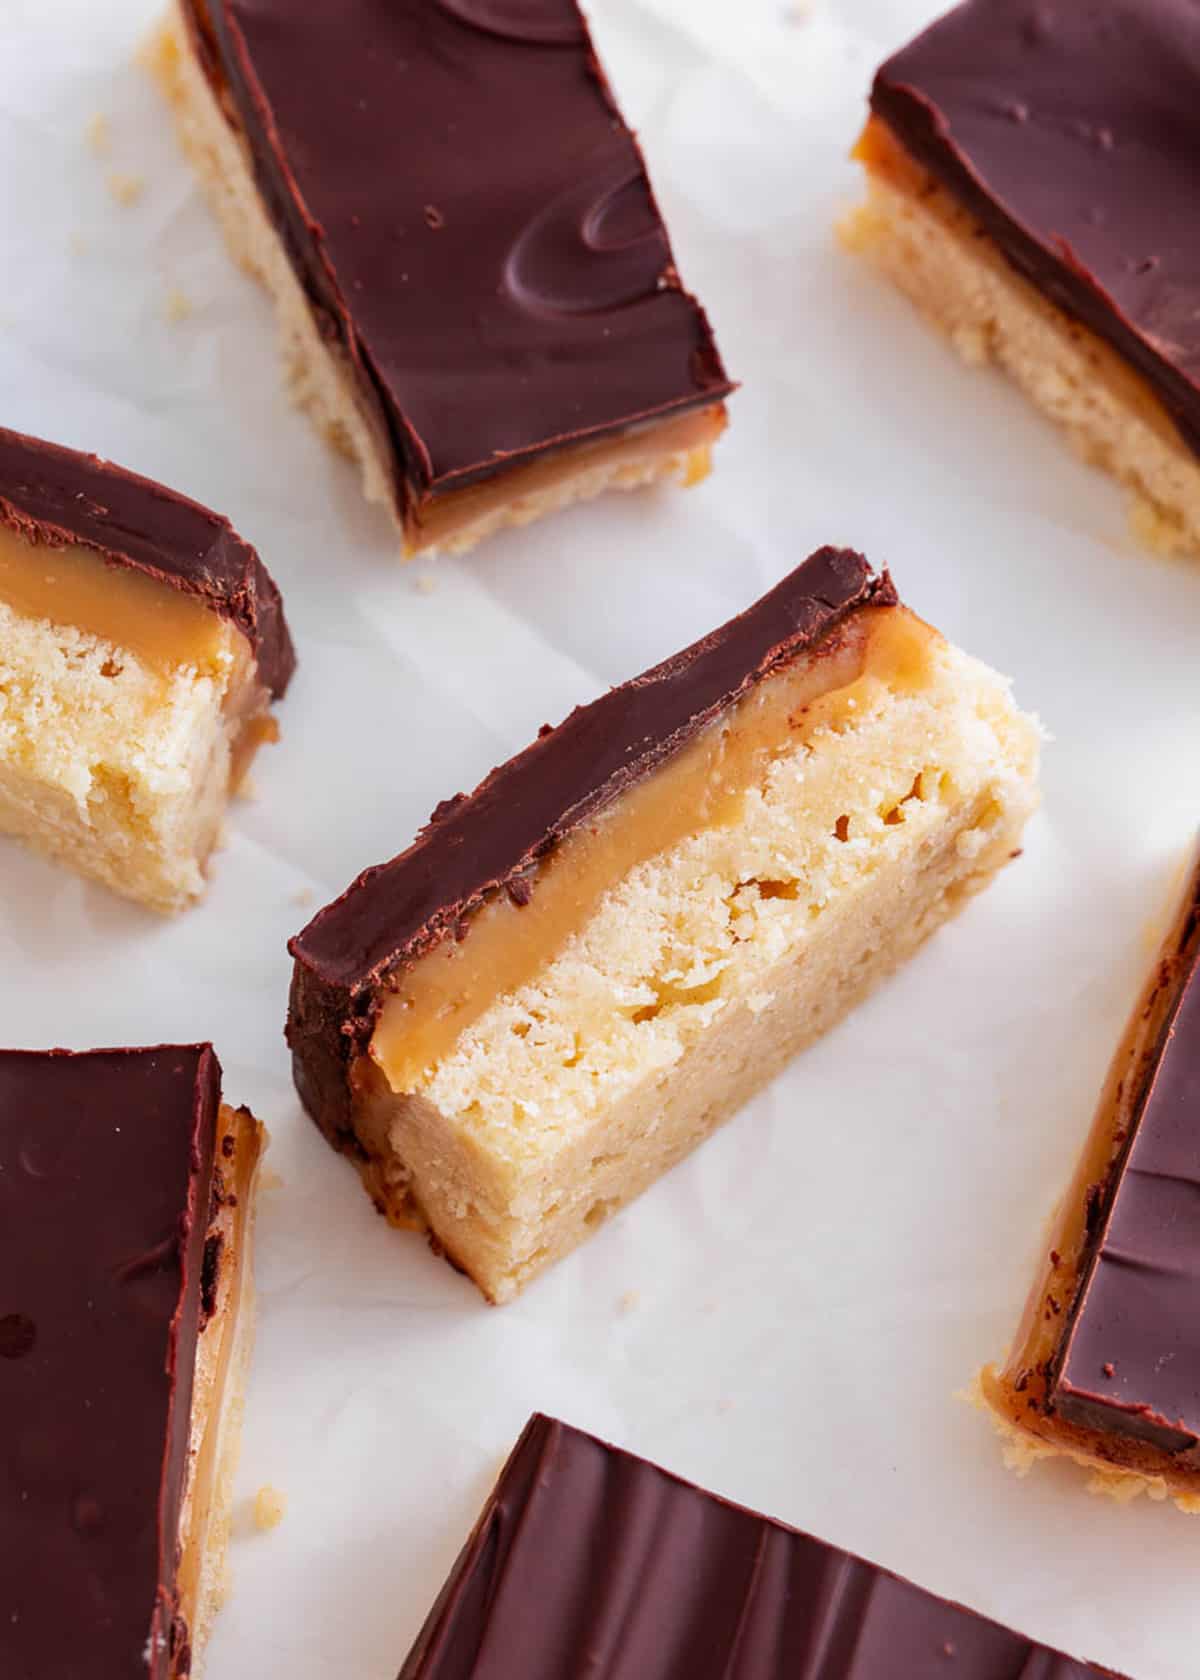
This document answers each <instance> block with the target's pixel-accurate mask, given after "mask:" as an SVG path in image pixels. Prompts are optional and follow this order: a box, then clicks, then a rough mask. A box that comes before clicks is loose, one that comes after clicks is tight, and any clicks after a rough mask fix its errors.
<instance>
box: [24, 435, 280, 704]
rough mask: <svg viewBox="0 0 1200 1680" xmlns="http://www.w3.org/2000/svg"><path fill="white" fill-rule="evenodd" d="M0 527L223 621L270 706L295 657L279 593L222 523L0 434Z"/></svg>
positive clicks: (126, 475) (147, 488) (96, 466)
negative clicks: (160, 589) (185, 599)
mask: <svg viewBox="0 0 1200 1680" xmlns="http://www.w3.org/2000/svg"><path fill="white" fill-rule="evenodd" d="M0 524H4V525H7V526H9V527H10V528H11V529H12V530H14V531H17V532H19V533H20V535H22V536H24V537H26V538H28V539H29V540H30V541H31V542H36V543H46V544H48V545H50V546H51V547H62V546H63V545H64V544H70V543H80V544H82V545H83V546H84V547H86V548H92V549H95V550H96V552H97V553H98V554H101V555H103V557H104V559H105V560H106V561H108V562H109V563H110V564H112V565H114V566H126V567H129V568H131V569H133V570H134V571H138V572H144V573H146V574H147V575H148V576H150V577H153V578H157V579H158V580H159V581H161V582H162V583H165V584H169V585H170V586H171V587H172V588H174V589H179V590H182V591H184V592H185V593H186V594H188V595H194V596H196V597H197V598H198V599H199V600H201V601H203V602H204V604H205V606H207V607H211V609H212V610H213V612H216V613H219V614H220V615H221V616H222V617H223V618H228V619H231V620H232V622H233V623H234V624H236V625H237V627H238V629H239V630H240V631H241V632H242V634H243V635H244V636H245V637H246V639H247V640H248V641H249V643H250V645H251V647H252V648H253V650H254V654H255V658H256V660H257V664H258V676H259V681H260V682H261V683H262V685H263V687H264V688H265V689H267V690H268V692H269V693H271V694H272V695H274V696H275V697H276V698H277V699H278V698H279V696H280V695H282V694H283V692H284V690H285V689H286V688H287V685H288V683H289V681H290V680H291V675H292V672H293V670H294V669H295V666H296V655H295V652H294V651H293V648H292V640H291V637H290V635H289V634H288V627H287V624H286V622H285V620H284V616H283V603H282V601H281V599H280V595H279V590H278V589H277V588H276V587H275V583H274V581H273V580H272V578H271V577H270V575H269V573H268V572H267V569H266V567H265V566H264V565H263V563H262V561H261V560H260V559H259V558H258V555H257V554H256V553H255V551H254V550H253V549H252V548H251V547H250V544H249V543H247V542H243V540H242V539H241V537H239V536H238V534H237V532H236V531H235V530H234V529H233V527H232V525H231V524H230V523H229V521H228V520H227V519H223V518H222V517H221V516H220V515H219V514H216V513H213V512H211V511H210V509H208V508H206V507H201V505H200V503H199V502H193V501H189V500H188V498H187V497H186V496H180V495H177V494H176V492H175V491H174V490H168V489H167V488H166V487H165V486H164V485H162V484H156V483H155V482H154V480H153V479H149V478H140V477H138V475H137V474H136V473H131V472H126V471H125V469H124V468H123V467H117V466H114V465H113V464H112V462H111V461H102V460H101V459H100V457H99V456H98V455H84V454H81V453H80V452H79V451H77V450H74V449H62V448H60V447H59V446H58V445H57V444H53V443H43V442H42V441H41V440H40V439H39V438H32V437H26V436H24V435H23V434H22V433H20V432H11V431H7V430H5V429H4V428H2V427H0Z"/></svg>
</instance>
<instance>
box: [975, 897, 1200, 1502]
mask: <svg viewBox="0 0 1200 1680" xmlns="http://www.w3.org/2000/svg"><path fill="white" fill-rule="evenodd" d="M1188 908H1189V910H1190V902H1189V906H1188ZM1186 914H1187V912H1186V911H1185V914H1184V915H1183V916H1181V917H1179V918H1178V920H1177V921H1176V922H1175V924H1174V926H1173V928H1172V930H1171V933H1170V935H1169V936H1168V939H1167V940H1166V941H1165V942H1164V950H1169V949H1173V948H1174V947H1175V946H1176V945H1177V944H1178V941H1179V938H1180V936H1181V934H1182V932H1183V927H1184V921H1185V918H1186ZM1174 1004H1175V995H1174V992H1173V990H1172V988H1171V987H1170V986H1169V985H1164V984H1163V983H1162V974H1161V970H1160V965H1159V964H1158V963H1156V964H1155V966H1154V972H1153V974H1152V975H1151V978H1150V980H1149V981H1148V982H1147V984H1146V986H1145V988H1144V989H1143V992H1142V994H1141V996H1140V998H1139V1000H1138V1004H1137V1007H1136V1009H1135V1010H1134V1013H1133V1015H1132V1017H1131V1019H1130V1022H1129V1025H1128V1027H1127V1028H1126V1030H1125V1035H1124V1037H1123V1039H1122V1041H1121V1043H1120V1045H1119V1046H1118V1049H1117V1054H1116V1055H1115V1057H1114V1058H1113V1062H1112V1066H1111V1067H1110V1069H1109V1072H1108V1077H1107V1079H1106V1081H1105V1085H1104V1089H1103V1091H1102V1093H1101V1096H1100V1102H1099V1106H1098V1108H1097V1110H1096V1119H1095V1122H1094V1123H1093V1126H1092V1130H1091V1133H1090V1134H1089V1137H1088V1141H1087V1144H1086V1146H1085V1148H1084V1150H1083V1153H1082V1155H1081V1157H1080V1160H1079V1164H1078V1166H1077V1167H1076V1169H1075V1173H1074V1176H1073V1178H1072V1179H1071V1183H1070V1185H1069V1187H1068V1189H1067V1192H1066V1195H1065V1196H1064V1198H1063V1200H1062V1202H1061V1203H1060V1205H1059V1208H1058V1212H1057V1213H1056V1215H1055V1219H1054V1223H1053V1227H1052V1230H1051V1234H1050V1240H1049V1243H1048V1245H1047V1252H1046V1256H1045V1258H1044V1260H1043V1261H1042V1264H1041V1267H1040V1269H1039V1271H1038V1275H1037V1278H1036V1279H1035V1281H1034V1285H1033V1288H1032V1290H1031V1291H1030V1294H1029V1298H1028V1300H1027V1302H1026V1305H1025V1311H1024V1314H1023V1316H1022V1318H1021V1322H1020V1324H1019V1326H1018V1328H1017V1334H1016V1337H1015V1338H1014V1341H1013V1345H1012V1349H1011V1351H1010V1353H1009V1356H1008V1359H1007V1361H1006V1362H1005V1365H1004V1368H1003V1370H1001V1371H999V1372H998V1371H996V1369H995V1368H994V1367H989V1368H988V1369H987V1370H986V1371H984V1373H983V1376H982V1384H983V1392H984V1396H985V1398H986V1400H987V1402H988V1404H989V1405H990V1406H991V1407H992V1409H993V1410H994V1411H995V1412H996V1413H997V1414H998V1415H999V1416H1000V1417H1001V1418H1002V1419H1003V1420H1004V1422H1005V1423H1007V1424H1009V1425H1010V1426H1011V1427H1012V1428H1013V1429H1015V1430H1017V1431H1019V1432H1020V1433H1021V1434H1022V1435H1027V1436H1030V1437H1032V1439H1033V1440H1034V1441H1035V1442H1039V1443H1042V1444H1044V1445H1045V1446H1047V1447H1050V1448H1052V1449H1054V1450H1055V1451H1058V1452H1063V1453H1067V1454H1069V1455H1070V1456H1071V1457H1073V1458H1075V1459H1077V1460H1078V1461H1080V1462H1081V1463H1084V1464H1086V1465H1088V1466H1090V1467H1092V1468H1095V1469H1098V1470H1100V1471H1101V1472H1110V1473H1111V1472H1114V1471H1116V1472H1131V1473H1133V1474H1135V1475H1140V1476H1148V1477H1161V1478H1162V1479H1163V1481H1164V1482H1165V1483H1166V1485H1167V1487H1168V1489H1169V1490H1170V1491H1171V1492H1172V1493H1173V1494H1175V1495H1182V1496H1192V1497H1195V1496H1196V1495H1197V1494H1198V1493H1200V1469H1196V1468H1193V1469H1190V1470H1189V1469H1188V1468H1187V1467H1186V1466H1185V1465H1181V1464H1180V1462H1179V1460H1178V1459H1177V1458H1174V1457H1172V1455H1171V1454H1170V1453H1168V1452H1165V1451H1163V1450H1162V1449H1161V1448H1159V1447H1156V1446H1154V1445H1153V1444H1152V1443H1150V1442H1147V1441H1140V1440H1136V1439H1135V1438H1134V1437H1133V1436H1132V1435H1119V1436H1118V1435H1115V1434H1108V1433H1105V1432H1103V1431H1101V1430H1097V1429H1088V1428H1085V1427H1083V1426H1082V1425H1079V1424H1075V1423H1070V1422H1068V1421H1067V1420H1066V1419H1065V1418H1062V1417H1060V1416H1058V1415H1057V1414H1056V1413H1053V1412H1051V1411H1049V1410H1048V1409H1047V1393H1048V1375H1049V1371H1050V1368H1051V1366H1052V1363H1053V1361H1054V1359H1055V1356H1056V1355H1057V1354H1058V1351H1059V1348H1060V1346H1061V1345H1062V1342H1063V1338H1064V1336H1065V1335H1066V1333H1067V1329H1068V1326H1069V1322H1070V1313H1071V1307H1072V1305H1073V1303H1074V1300H1075V1296H1076V1294H1077V1292H1078V1289H1079V1287H1080V1284H1081V1282H1082V1277H1083V1271H1084V1267H1085V1265H1086V1262H1087V1258H1088V1250H1089V1242H1088V1237H1089V1232H1088V1215H1089V1210H1090V1208H1091V1206H1092V1204H1093V1202H1094V1201H1095V1199H1096V1197H1097V1196H1098V1194H1099V1193H1100V1190H1101V1189H1102V1187H1103V1186H1104V1185H1105V1183H1106V1182H1107V1180H1108V1177H1109V1174H1110V1172H1111V1171H1112V1169H1113V1168H1114V1166H1115V1165H1116V1163H1117V1160H1118V1157H1119V1156H1120V1154H1121V1151H1122V1149H1123V1148H1124V1146H1125V1143H1126V1141H1127V1140H1128V1138H1129V1135H1130V1132H1131V1131H1132V1129H1133V1127H1134V1125H1135V1124H1136V1121H1137V1117H1138V1113H1139V1111H1140V1108H1141V1105H1142V1101H1143V1098H1144V1096H1145V1092H1146V1087H1147V1083H1148V1081H1149V1080H1150V1079H1151V1078H1152V1077H1153V1075H1154V1070H1155V1067H1156V1065H1157V1060H1158V1051H1159V1047H1160V1044H1161V1041H1162V1036H1163V1032H1164V1029H1165V1026H1166V1022H1167V1019H1168V1017H1169V1016H1170V1014H1171V1011H1172V1009H1173V1008H1174Z"/></svg>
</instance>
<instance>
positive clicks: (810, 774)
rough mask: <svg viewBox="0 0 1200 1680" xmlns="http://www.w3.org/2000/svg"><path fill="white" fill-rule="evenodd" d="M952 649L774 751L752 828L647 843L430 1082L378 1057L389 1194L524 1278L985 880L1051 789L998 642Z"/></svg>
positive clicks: (481, 1276)
mask: <svg viewBox="0 0 1200 1680" xmlns="http://www.w3.org/2000/svg"><path fill="white" fill-rule="evenodd" d="M934 664H935V674H934V677H933V679H932V682H931V684H930V686H929V687H928V688H927V689H925V690H922V691H921V692H919V693H916V694H906V695H895V694H891V695H888V696H886V697H880V698H879V699H878V701H877V703H873V704H871V705H865V706H863V707H862V708H861V709H860V710H859V711H858V712H856V713H855V714H853V717H852V719H851V720H849V721H848V722H847V723H846V725H845V726H844V727H842V728H839V729H826V730H824V731H819V732H818V733H817V734H815V735H814V736H813V737H812V738H811V739H810V740H809V741H808V742H806V744H805V745H804V746H803V747H802V748H801V749H800V750H799V751H795V752H792V753H790V754H788V755H785V756H784V757H782V758H780V759H777V760H776V761H774V763H773V764H772V766H771V769H770V772H769V778H768V782H767V785H766V787H765V788H764V789H763V790H762V791H761V793H758V794H755V795H753V796H752V798H751V800H750V803H749V805H748V807H747V813H746V816H745V819H744V820H743V822H742V823H741V825H740V826H739V827H738V828H737V829H735V830H732V831H730V830H720V831H717V830H710V831H706V832H704V833H700V834H697V835H695V836H694V837H692V838H691V839H689V840H687V841H686V842H685V843H684V844H683V845H681V846H678V847H675V848H673V849H672V850H671V851H668V852H666V853H664V854H661V855H660V856H658V857H657V858H654V859H652V860H650V861H649V862H648V863H645V864H642V865H639V866H638V867H637V868H636V869H635V870H633V871H632V873H631V874H630V875H629V876H627V877H626V878H625V879H624V880H623V881H622V882H621V883H620V884H619V885H618V886H617V887H616V888H615V889H613V890H612V891H610V892H608V893H607V894H606V895H605V896H604V898H603V899H602V900H601V901H600V903H599V905H598V906H597V909H596V911H595V912H594V914H593V917H592V919H591V921H590V922H589V923H588V924H587V926H586V927H585V928H584V930H583V931H582V933H581V934H579V935H578V936H576V937H575V938H573V939H572V941H571V942H570V944H569V945H568V947H567V948H566V949H565V951H564V952H563V953H562V954H561V955H560V956H558V957H557V958H556V959H555V960H554V961H553V962H551V963H550V964H549V965H548V967H547V968H545V969H544V970H543V971H542V972H541V973H540V974H539V975H538V976H537V978H536V979H535V980H534V981H533V982H532V983H531V984H529V985H527V986H524V987H522V988H521V989H520V990H519V991H517V992H516V993H514V994H513V995H512V996H509V997H501V998H498V999H497V1000H496V1001H495V1002H494V1003H492V1004H491V1005H490V1007H489V1008H488V1010H487V1012H486V1013H485V1014H484V1015H483V1016H482V1017H481V1018H480V1019H479V1020H478V1021H477V1022H476V1023H475V1025H474V1026H472V1027H471V1028H470V1029H469V1030H468V1031H466V1032H464V1033H463V1035H462V1037H461V1038H460V1039H459V1040H458V1042H457V1043H456V1045H455V1047H454V1049H453V1052H452V1053H451V1054H450V1055H449V1056H448V1057H447V1058H446V1059H445V1060H444V1061H443V1062H442V1063H440V1064H439V1065H438V1066H437V1067H436V1068H434V1069H431V1070H429V1072H428V1074H427V1076H426V1077H425V1078H424V1079H423V1080H422V1081H421V1088H420V1089H418V1090H415V1091H414V1092H412V1093H411V1094H407V1095H394V1094H393V1093H392V1092H391V1090H390V1089H389V1088H388V1087H387V1085H386V1083H385V1082H384V1080H383V1076H382V1074H381V1073H380V1072H379V1071H378V1069H377V1068H376V1067H375V1066H374V1064H373V1063H371V1062H370V1061H369V1059H368V1058H365V1057H364V1058H362V1059H361V1060H360V1062H359V1064H358V1065H357V1067H356V1069H355V1073H354V1082H355V1084H356V1087H357V1089H356V1098H357V1100H356V1108H355V1117H354V1119H355V1130H356V1133H357V1138H358V1143H359V1145H360V1148H361V1152H362V1153H361V1157H360V1160H359V1165H360V1170H361V1171H362V1174H363V1178H364V1182H365V1183H366V1186H367V1189H368V1191H369V1192H370V1194H371V1195H372V1197H373V1199H374V1200H375V1202H376V1205H377V1206H378V1207H379V1208H380V1209H381V1211H383V1212H384V1213H386V1214H387V1216H388V1217H389V1218H390V1219H391V1220H392V1221H393V1222H395V1223H397V1224H401V1225H404V1224H408V1225H413V1224H415V1225H417V1226H418V1227H424V1228H426V1229H427V1230H428V1231H429V1233H430V1234H431V1237H432V1239H433V1240H434V1242H435V1243H436V1245H437V1246H438V1247H440V1249H441V1250H443V1251H444V1252H445V1254H446V1255H447V1257H448V1258H449V1259H450V1260H451V1261H452V1262H453V1263H454V1264H455V1265H456V1266H458V1267H459V1268H460V1269H462V1270H463V1271H465V1272H467V1273H468V1274H469V1275H470V1276H471V1277H472V1278H473V1279H474V1281H475V1282H476V1283H477V1284H478V1286H479V1288H480V1289H481V1290H482V1291H483V1293H484V1294H485V1295H486V1296H487V1297H488V1298H489V1299H490V1300H492V1301H495V1302H502V1301H507V1300H509V1299H511V1298H512V1297H513V1296H514V1295H515V1294H516V1293H517V1292H518V1291H519V1290H520V1289H521V1288H522V1287H523V1286H524V1285H525V1284H526V1283H527V1282H528V1281H529V1280H530V1279H531V1278H532V1277H534V1276H536V1275H537V1273H539V1272H540V1271H542V1270H543V1269H544V1268H545V1267H547V1266H549V1265H552V1264H553V1263H554V1262H555V1261H556V1260H558V1259H560V1258H561V1257H562V1256H563V1255H565V1254H567V1253H568V1252H570V1250H571V1249H573V1248H574V1247H576V1245H577V1244H579V1243H580V1242H582V1241H583V1240H584V1238H586V1237H587V1236H588V1235H589V1234H590V1233H591V1232H592V1231H594V1230H595V1229H596V1228H597V1227H598V1226H599V1225H601V1224H602V1223H603V1222H604V1221H605V1220H606V1219H607V1218H609V1217H610V1215H612V1214H613V1213H614V1212H616V1211H617V1209H619V1208H621V1207H623V1206H624V1205H625V1204H626V1203H627V1202H629V1201H630V1200H632V1198H633V1197H635V1196H637V1195H639V1194H640V1193H641V1191H642V1190H644V1189H645V1188H646V1187H647V1186H648V1185H650V1184H651V1183H652V1182H653V1181H654V1180H655V1179H656V1178H658V1177H659V1176H660V1175H661V1174H662V1173H664V1172H666V1171H667V1170H668V1169H669V1168H670V1167H672V1166H673V1165H674V1164H675V1163H676V1162H677V1161H679V1160H680V1159H682V1157H683V1156H684V1155H686V1154H687V1153H688V1152H689V1151H690V1150H691V1149H693V1148H694V1147H695V1146H696V1145H697V1144H698V1143H699V1142H700V1141H702V1139H704V1138H705V1137H707V1136H708V1135H709V1133H710V1132H712V1131H713V1130H714V1129H715V1128H716V1127H717V1126H718V1125H719V1124H720V1123H721V1122H722V1121H723V1120H724V1119H726V1118H727V1117H728V1116H729V1115H730V1114H732V1113H733V1112H734V1110H736V1109H737V1108H738V1107H740V1106H741V1104H743V1103H744V1102H745V1101H746V1100H747V1099H748V1098H749V1097H751V1096H752V1095H753V1094H754V1093H755V1092H756V1091H757V1090H759V1089H760V1088H761V1087H762V1086H763V1085H765V1084H766V1083H767V1082H768V1081H769V1080H770V1079H771V1078H773V1077H774V1076H775V1074H776V1073H778V1072H779V1070H780V1069H781V1068H782V1067H783V1066H784V1065H785V1064H786V1063H787V1062H788V1061H789V1060H790V1058H791V1057H792V1056H793V1055H795V1053H796V1052H797V1051H798V1050H800V1049H802V1048H803V1047H804V1046H805V1045H807V1044H809V1043H811V1042H812V1041H813V1040H814V1039H815V1038H817V1037H819V1036H820V1035H821V1034H822V1033H824V1032H826V1031H828V1030H829V1028H830V1027H832V1026H833V1025H834V1024H835V1022H837V1021H838V1020H839V1019H840V1018H841V1017H842V1016H843V1015H845V1014H846V1013H847V1012H848V1011H849V1010H850V1009H852V1008H853V1007H854V1005H855V1004H857V1003H858V1002H859V1001H860V1000H861V999H862V998H864V997H865V996H866V995H867V994H868V993H869V992H870V991H871V990H872V989H873V988H874V987H875V986H877V985H878V984H879V983H880V982H881V981H882V980H883V979H885V978H886V977H887V976H888V975H889V974H891V973H892V972H893V970H895V969H896V968H897V967H898V966H899V965H900V964H901V963H903V962H904V961H906V960H907V958H908V957H909V956H911V955H912V953H913V952H914V951H916V950H917V949H918V947H919V946H920V945H921V944H923V943H924V941H925V940H926V939H927V938H928V937H929V936H930V934H932V933H933V932H934V930H935V929H936V928H937V927H939V926H940V925H941V924H942V923H943V922H945V921H946V920H948V918H949V917H951V916H952V915H954V914H955V913H956V911H957V910H958V909H959V908H960V907H961V906H962V904H963V903H964V902H965V901H966V899H967V898H968V897H970V896H971V895H972V894H973V893H975V892H977V891H979V890H980V889H981V888H982V887H983V886H985V885H986V884H987V882H988V881H989V880H990V879H991V878H992V876H993V875H994V874H995V872H996V871H997V870H998V869H999V868H1000V867H1001V866H1002V865H1003V864H1004V863H1005V862H1006V861H1007V860H1008V859H1009V858H1010V857H1012V856H1013V855H1014V854H1015V853H1016V852H1017V851H1018V850H1019V847H1020V838H1021V833H1022V830H1023V828H1024V825H1025V822H1026V820H1027V818H1028V816H1029V814H1030V812H1031V811H1032V809H1033V807H1034V805H1035V803H1036V794H1035V791H1034V779H1035V774H1036V760H1037V735H1036V730H1035V728H1034V727H1033V725H1032V724H1031V723H1030V722H1029V720H1028V719H1025V718H1023V717H1022V716H1021V715H1020V714H1019V713H1018V712H1017V711H1016V710H1015V709H1014V708H1013V706H1012V703H1011V700H1010V699H1009V697H1008V694H1007V689H1006V687H1005V685H1004V684H1003V683H1002V682H1001V681H1000V679H999V678H996V677H995V676H994V675H993V674H992V673H990V672H989V671H987V670H986V669H985V668H984V667H982V666H980V665H978V664H977V663H976V662H975V661H973V660H970V659H968V658H967V657H966V656H964V655H962V654H960V653H958V652H957V651H956V650H955V649H953V648H950V647H948V646H946V645H945V644H942V645H941V651H940V653H939V654H938V655H937V657H936V659H935V662H934Z"/></svg>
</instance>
